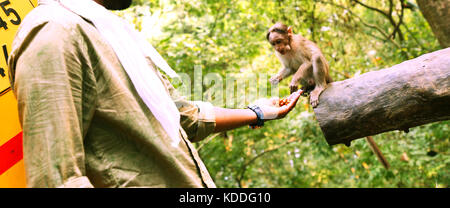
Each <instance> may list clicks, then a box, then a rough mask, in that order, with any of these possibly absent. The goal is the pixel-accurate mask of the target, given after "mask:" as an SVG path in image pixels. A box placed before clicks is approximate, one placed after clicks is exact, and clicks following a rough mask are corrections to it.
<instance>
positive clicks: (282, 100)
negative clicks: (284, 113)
mask: <svg viewBox="0 0 450 208" xmlns="http://www.w3.org/2000/svg"><path fill="white" fill-rule="evenodd" d="M290 102H291V100H290V99H289V98H282V99H280V102H279V105H280V107H281V106H285V105H288V104H289V103H290Z"/></svg>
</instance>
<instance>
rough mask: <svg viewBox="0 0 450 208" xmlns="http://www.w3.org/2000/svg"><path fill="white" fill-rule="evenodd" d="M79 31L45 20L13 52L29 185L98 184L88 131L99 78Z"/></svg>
mask: <svg viewBox="0 0 450 208" xmlns="http://www.w3.org/2000/svg"><path fill="white" fill-rule="evenodd" d="M75 31H76V29H74V28H72V27H71V26H68V25H61V23H51V22H50V23H44V24H42V25H39V27H36V28H35V29H33V30H32V31H31V32H30V33H29V34H27V37H26V38H25V40H24V43H23V45H22V47H20V48H19V49H17V50H15V51H13V55H12V56H11V59H12V60H11V62H10V65H11V66H12V68H13V69H14V70H12V71H15V74H12V76H13V77H14V78H15V79H14V86H15V87H14V92H15V94H16V97H17V100H18V107H19V117H20V121H21V124H22V128H23V135H24V138H23V139H24V141H23V142H24V143H23V145H24V161H25V168H26V176H27V185H28V187H92V184H91V183H90V181H89V180H88V178H87V177H86V176H85V161H84V159H85V154H84V147H83V137H84V135H83V134H84V130H86V128H87V125H86V124H87V123H89V120H90V119H91V118H90V116H86V115H91V116H92V113H93V108H94V106H95V104H94V103H95V96H96V95H95V92H96V89H95V88H94V87H95V82H93V81H92V80H93V79H95V77H94V76H93V72H92V69H91V68H90V67H89V66H88V65H86V62H88V61H87V60H84V59H83V57H82V56H81V55H80V54H87V53H86V51H82V46H83V44H81V43H80V42H81V41H80V40H81V39H82V37H81V36H77V33H75ZM55 34H57V36H55ZM85 93H89V95H90V96H85Z"/></svg>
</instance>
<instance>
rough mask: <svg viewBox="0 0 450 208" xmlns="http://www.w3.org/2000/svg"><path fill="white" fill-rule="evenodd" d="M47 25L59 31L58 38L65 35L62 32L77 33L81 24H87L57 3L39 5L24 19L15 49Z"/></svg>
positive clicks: (15, 41) (16, 39)
mask: <svg viewBox="0 0 450 208" xmlns="http://www.w3.org/2000/svg"><path fill="white" fill-rule="evenodd" d="M47 24H52V25H54V26H56V27H52V28H53V29H57V30H59V31H55V32H58V33H56V34H55V37H58V36H60V35H63V33H62V32H74V31H76V30H77V29H79V28H80V27H79V26H80V25H81V24H87V22H86V21H85V20H84V19H82V18H81V17H80V16H78V15H76V14H75V13H73V12H71V11H70V10H68V9H66V8H64V7H63V6H61V5H60V4H59V3H57V2H52V3H49V4H43V5H39V6H38V7H36V8H35V9H33V10H32V11H31V12H30V13H28V15H27V16H26V17H25V18H24V20H23V22H22V24H21V25H20V27H19V30H18V31H17V34H16V38H15V40H14V43H13V47H14V45H17V44H19V45H20V44H21V42H22V41H23V40H24V39H26V38H27V37H28V36H29V35H30V34H35V33H36V32H37V31H38V30H40V29H41V28H43V27H44V26H45V25H47ZM59 32H61V33H59Z"/></svg>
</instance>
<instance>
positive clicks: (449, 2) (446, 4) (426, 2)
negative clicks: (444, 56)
mask: <svg viewBox="0 0 450 208" xmlns="http://www.w3.org/2000/svg"><path fill="white" fill-rule="evenodd" d="M417 4H418V5H419V8H420V11H421V12H422V14H423V16H424V17H425V19H426V20H427V21H428V23H429V24H430V26H431V29H432V30H433V33H434V35H435V36H436V38H437V39H438V40H439V43H440V44H441V46H442V47H443V48H447V47H450V21H449V20H450V0H434V1H432V0H417Z"/></svg>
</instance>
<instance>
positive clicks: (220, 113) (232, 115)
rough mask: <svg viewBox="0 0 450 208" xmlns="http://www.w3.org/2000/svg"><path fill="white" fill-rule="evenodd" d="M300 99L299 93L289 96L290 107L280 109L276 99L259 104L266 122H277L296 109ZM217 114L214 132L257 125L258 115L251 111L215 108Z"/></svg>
mask: <svg viewBox="0 0 450 208" xmlns="http://www.w3.org/2000/svg"><path fill="white" fill-rule="evenodd" d="M299 98H300V92H299V91H297V92H295V93H293V94H292V95H290V96H289V100H291V102H290V103H289V104H288V105H285V106H282V107H278V106H277V100H278V99H276V98H272V99H269V100H264V101H263V102H259V103H257V105H258V106H259V107H260V108H261V110H262V112H263V114H264V120H276V119H280V118H284V117H285V116H286V115H287V114H288V113H289V112H290V111H291V110H292V109H294V107H295V105H296V104H297V101H298V99H299ZM214 112H215V114H216V127H215V129H214V132H216V133H217V132H223V131H228V130H231V129H235V128H239V127H242V126H246V125H250V124H254V123H256V120H257V117H256V113H255V112H253V111H252V110H250V109H226V108H218V107H215V108H214Z"/></svg>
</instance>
